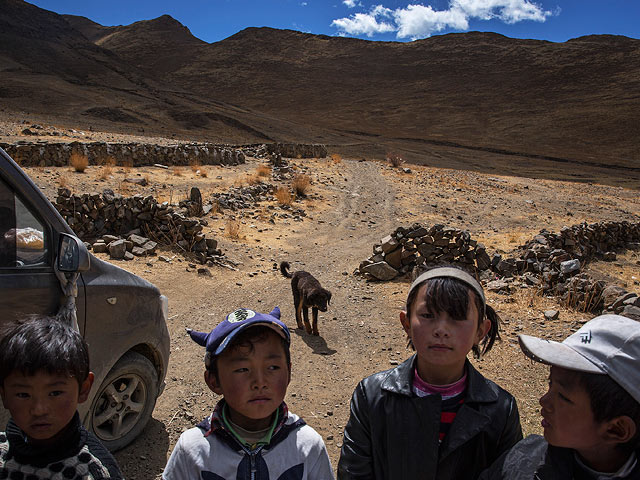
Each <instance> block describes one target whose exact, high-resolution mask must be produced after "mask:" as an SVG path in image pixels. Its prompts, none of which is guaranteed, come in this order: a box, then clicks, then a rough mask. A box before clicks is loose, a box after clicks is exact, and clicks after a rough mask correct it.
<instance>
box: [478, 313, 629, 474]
mask: <svg viewBox="0 0 640 480" xmlns="http://www.w3.org/2000/svg"><path fill="white" fill-rule="evenodd" d="M519 340H520V346H521V348H522V351H523V352H524V353H525V355H527V356H528V357H530V358H531V359H533V360H535V361H538V362H542V363H546V364H548V365H551V372H550V375H549V390H548V391H547V393H546V394H545V395H544V396H543V397H542V398H541V399H540V405H541V406H542V410H541V414H542V427H543V429H544V438H542V437H541V436H539V435H531V436H529V437H527V438H525V439H524V440H522V441H521V442H519V443H518V444H516V445H515V446H514V447H513V449H511V450H510V451H509V452H507V453H506V454H505V455H504V456H502V457H501V458H499V459H498V460H497V461H496V462H495V463H494V465H492V466H491V467H490V468H489V469H488V470H486V471H485V472H484V473H483V475H482V476H481V477H480V478H481V479H485V480H486V479H503V478H504V479H534V478H535V479H540V480H547V479H576V480H583V479H623V478H624V479H628V480H632V479H633V480H638V479H640V462H638V455H639V454H640V451H639V448H640V322H637V321H635V320H631V319H629V318H626V317H621V316H619V315H601V316H599V317H596V318H594V319H593V320H591V321H589V322H587V323H585V324H584V325H583V326H582V328H580V330H578V331H577V332H576V333H574V334H573V335H571V336H569V337H568V338H567V339H565V340H564V342H562V343H558V342H553V341H548V340H542V339H539V338H535V337H531V336H528V335H520V337H519Z"/></svg>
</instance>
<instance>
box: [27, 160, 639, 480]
mask: <svg viewBox="0 0 640 480" xmlns="http://www.w3.org/2000/svg"><path fill="white" fill-rule="evenodd" d="M264 162H265V161H264V160H261V159H252V158H249V159H248V160H247V163H246V164H245V165H241V166H238V167H226V168H223V167H214V166H206V167H201V169H200V170H201V171H200V173H199V174H196V172H194V171H193V170H192V169H190V168H182V169H177V170H175V169H171V170H163V169H158V168H152V167H145V168H139V169H126V168H122V167H114V168H112V169H111V171H107V172H106V173H105V169H106V168H108V167H96V166H90V167H89V168H88V170H87V171H86V172H85V173H83V174H79V173H75V172H72V171H71V170H70V169H69V168H67V167H65V168H34V169H28V173H29V175H30V176H31V177H32V178H33V179H34V180H35V182H36V183H37V184H38V185H39V186H40V187H41V188H42V189H43V190H44V191H45V192H46V194H47V195H48V196H49V198H52V199H53V198H54V195H55V191H56V189H57V187H58V186H60V185H61V184H62V185H65V186H69V187H70V188H71V189H72V190H73V191H74V192H76V193H82V192H94V191H97V192H100V191H102V190H103V189H104V188H107V187H109V188H113V189H114V190H116V191H119V192H120V193H123V194H124V195H132V194H134V193H151V194H153V195H154V196H156V198H158V199H159V200H170V201H171V202H172V203H177V201H178V200H180V199H183V198H186V196H187V195H188V191H189V189H190V187H192V186H198V187H199V188H200V189H201V191H202V195H203V198H204V199H205V202H206V200H207V199H209V198H210V197H211V194H212V193H213V192H216V191H225V190H226V189H227V188H228V187H229V186H232V185H234V184H235V185H239V184H245V185H246V184H247V183H248V182H251V181H256V178H257V173H256V169H257V167H258V166H259V165H261V164H263V163H264ZM291 162H292V163H293V164H295V165H296V166H297V169H298V171H299V172H304V173H305V174H306V175H309V177H310V178H311V180H312V183H311V185H310V187H309V191H308V196H307V198H306V199H298V200H297V201H296V202H295V203H294V206H296V207H300V208H302V209H304V210H305V212H306V214H307V216H306V217H304V219H303V220H302V221H294V220H293V218H292V217H291V216H288V217H284V216H282V215H280V214H282V213H286V210H282V209H281V208H280V207H279V206H278V205H277V203H276V202H275V201H269V202H263V203H261V204H260V205H257V206H256V208H252V209H250V210H244V211H238V212H229V211H223V212H218V213H215V214H212V215H208V216H207V217H206V219H207V221H208V222H209V226H208V227H207V228H208V230H207V235H208V236H209V235H213V236H214V237H215V238H217V239H218V240H219V242H220V246H221V248H222V250H223V251H224V252H225V254H226V255H227V257H228V258H230V259H232V260H234V261H235V262H238V264H239V266H238V269H237V271H232V270H229V269H225V268H221V267H212V268H211V273H212V276H211V277H205V276H199V275H198V274H197V273H196V272H195V271H194V269H193V268H191V267H190V266H189V262H188V260H186V259H185V258H184V257H182V256H181V255H180V254H179V253H177V252H174V251H171V250H169V249H168V248H165V249H163V250H162V251H161V252H160V253H161V254H163V255H167V256H170V257H173V261H172V262H171V263H164V262H160V261H158V260H157V257H151V258H146V259H143V258H138V259H136V260H134V261H131V262H117V264H118V265H119V266H121V267H122V268H125V269H127V270H130V271H132V272H134V273H136V274H138V275H141V276H142V277H144V278H146V279H148V280H150V281H152V282H153V283H155V284H156V285H158V286H159V287H160V289H161V290H162V292H163V293H164V294H165V295H167V296H168V298H169V315H170V318H169V331H170V334H171V339H172V340H171V359H170V362H169V372H168V375H167V386H166V389H165V392H164V394H163V395H162V396H161V397H160V398H159V400H158V403H157V406H156V408H155V411H154V414H153V419H152V421H151V422H150V423H149V425H148V426H147V428H146V429H145V431H144V432H143V434H142V435H141V436H140V437H139V438H138V439H137V440H136V441H135V442H134V443H133V444H132V445H130V446H129V447H127V448H125V449H124V450H122V451H120V452H118V453H117V454H116V457H117V459H118V461H119V462H120V465H121V467H122V469H123V471H124V473H125V475H126V477H127V478H130V479H150V478H159V477H160V475H161V473H162V470H163V467H164V465H165V463H166V460H167V458H168V455H169V454H170V452H171V450H172V448H173V445H174V444H175V442H176V441H177V439H178V437H179V435H180V433H181V432H183V431H184V430H185V429H187V428H189V427H191V426H193V425H194V424H195V423H197V422H198V421H199V420H200V419H201V418H203V417H204V416H205V415H207V414H208V413H209V412H210V410H211V408H212V406H213V405H214V403H215V402H216V400H217V398H216V395H214V394H213V393H212V392H210V391H209V390H208V389H207V387H206V385H205V383H204V381H203V363H202V354H203V351H202V349H201V348H200V347H198V346H196V345H195V344H194V343H193V342H191V340H190V339H189V338H188V337H187V335H186V334H185V328H186V327H190V328H195V329H199V330H204V331H208V330H210V329H211V328H213V327H214V326H215V325H216V324H217V323H218V322H219V321H221V320H222V319H223V318H224V316H225V315H226V314H227V313H228V312H230V311H232V310H234V309H235V308H238V307H248V308H253V309H256V310H259V311H270V310H271V309H272V308H273V307H274V306H276V305H277V306H280V308H281V310H282V314H283V316H282V318H283V319H284V321H285V322H286V323H287V324H288V325H289V326H290V328H291V329H292V334H293V335H292V361H293V375H292V381H291V384H290V386H289V389H288V392H287V397H286V402H287V403H288V405H289V407H290V409H291V410H292V411H293V412H295V413H297V414H299V415H301V416H302V417H303V418H304V419H305V420H306V421H307V422H308V423H309V424H310V425H311V426H312V427H313V428H315V429H316V430H317V431H318V432H319V433H320V434H321V435H322V436H323V437H324V438H325V440H326V444H327V448H328V451H329V455H330V457H331V461H332V463H333V465H334V468H335V466H336V465H337V459H338V455H339V451H340V446H341V442H342V430H343V427H344V425H345V423H346V421H347V417H348V411H349V408H348V407H349V400H350V397H351V393H352V391H353V388H354V387H355V385H356V384H357V382H358V381H359V380H360V379H362V378H363V377H365V376H367V375H369V374H371V373H373V372H376V371H379V370H384V369H388V368H392V367H393V366H394V365H396V364H397V363H399V362H401V361H403V360H404V359H405V358H407V357H408V356H410V355H411V352H410V350H408V349H407V348H406V346H405V345H406V342H405V335H404V333H403V331H402V328H401V326H400V323H399V319H398V315H399V312H400V310H401V308H402V306H403V303H404V300H405V295H406V291H407V288H408V279H397V280H394V281H392V282H386V283H382V282H369V281H367V280H365V279H363V278H362V277H360V276H358V275H354V271H355V269H356V268H357V267H358V264H359V263H360V261H362V260H364V259H365V258H367V257H368V256H369V255H370V254H371V251H372V246H373V245H374V244H375V243H376V242H378V241H379V240H380V239H381V238H383V237H384V236H386V235H388V234H389V233H391V232H392V231H393V230H394V229H395V228H396V227H397V226H400V225H410V224H412V223H414V222H419V223H422V224H423V225H432V224H434V223H445V224H448V225H451V226H455V227H459V228H465V229H468V230H469V231H470V232H471V235H472V237H473V238H476V239H478V240H479V241H483V242H484V243H485V244H486V245H487V248H488V250H489V252H490V253H491V252H493V251H498V252H509V251H510V250H512V249H514V248H515V247H516V246H518V245H520V244H522V243H524V242H525V241H526V240H528V239H529V238H531V237H532V236H533V235H535V234H536V233H538V232H539V231H540V230H541V229H543V228H546V229H547V230H550V231H559V230H560V228H561V227H562V226H564V225H572V224H576V223H580V222H585V221H586V222H589V223H591V222H597V221H604V220H614V221H619V220H622V219H628V220H631V221H635V222H637V221H640V199H639V197H638V195H637V191H633V190H626V189H622V188H617V187H608V186H601V185H598V184H572V183H567V182H556V181H550V180H530V179H527V178H518V177H504V176H497V175H491V176H489V175H483V174H476V173H473V172H460V171H454V170H446V169H434V168H428V167H413V166H411V169H412V172H411V173H403V172H402V170H400V169H394V168H392V167H391V166H389V165H387V164H384V163H380V162H372V161H358V160H356V159H348V158H344V159H341V160H340V161H338V162H336V161H331V160H330V159H311V160H292V161H291ZM203 171H204V172H206V177H203V176H202V172H203ZM132 176H145V177H147V179H148V180H149V185H148V186H147V187H140V186H137V185H133V184H130V183H127V182H124V179H125V178H130V177H132ZM266 181H269V182H271V180H270V179H268V178H267V179H266ZM274 212H275V213H278V214H279V215H278V216H276V217H273V213H274ZM270 218H274V223H271V222H270V221H269V219H270ZM231 219H234V220H235V221H236V222H239V225H240V227H241V229H240V235H239V237H240V238H230V237H229V236H228V231H229V225H230V224H229V221H230V220H231ZM105 258H106V257H105ZM282 260H287V261H289V262H290V263H291V264H292V266H293V270H297V269H304V270H308V271H310V272H312V273H313V274H314V275H315V276H316V277H317V278H318V279H320V281H321V282H322V284H323V286H324V287H325V288H328V289H329V290H331V291H332V292H333V297H332V301H331V306H330V309H329V311H328V312H327V313H324V314H322V313H321V314H320V322H319V329H320V336H319V337H313V336H310V335H307V334H306V333H304V332H302V331H300V330H294V327H295V318H294V310H293V301H292V297H291V290H290V286H289V280H287V279H285V278H283V277H282V276H281V274H280V272H279V271H278V270H277V269H276V265H277V264H279V262H280V261H282ZM639 264H640V252H638V251H626V252H622V253H621V254H620V255H619V256H618V259H617V260H616V261H615V262H613V263H607V264H600V263H598V262H596V263H592V264H591V265H590V268H592V269H594V270H599V271H600V272H601V273H603V274H607V275H609V276H610V277H612V278H616V279H618V281H619V283H620V284H621V285H626V286H627V288H628V289H630V290H632V291H638V290H640V286H638V279H639V278H640V266H639ZM488 299H489V302H490V303H491V304H492V305H493V306H494V307H495V308H496V309H497V310H498V311H499V313H500V314H501V316H502V318H503V320H504V325H503V330H502V332H501V335H502V341H501V342H500V343H498V344H497V345H496V346H495V347H494V350H493V351H492V352H490V354H489V355H487V356H486V357H485V359H483V360H482V361H479V362H477V361H474V363H475V365H476V366H477V367H478V368H479V369H480V371H481V372H483V373H484V374H485V375H486V376H487V377H489V378H491V379H493V380H494V381H496V382H498V383H499V384H500V385H502V386H503V387H505V388H506V389H508V390H509V391H511V392H512V393H513V394H514V395H515V396H516V398H517V400H518V405H519V408H520V412H521V418H522V423H523V428H524V431H525V434H528V433H534V432H540V430H541V429H540V426H539V415H538V408H539V407H538V403H537V400H538V398H539V397H540V396H541V395H542V394H543V392H544V391H545V388H546V377H547V374H548V372H547V369H546V368H545V367H543V366H541V365H538V364H533V363H532V362H530V361H528V360H527V359H526V358H525V357H524V355H522V354H521V352H520V350H519V348H518V345H517V334H519V333H528V334H534V335H538V336H543V337H545V338H553V339H562V338H564V337H565V336H566V335H568V334H569V333H570V332H571V331H572V330H575V329H576V328H578V327H579V325H581V323H583V322H584V321H586V320H588V319H589V318H590V317H589V315H588V314H584V313H581V312H577V311H573V310H570V309H567V308H565V307H564V306H563V305H561V304H560V303H559V302H558V300H557V299H555V298H545V297H542V296H540V295H539V293H537V292H536V291H535V290H532V289H522V290H519V291H518V292H516V293H514V294H512V295H509V296H505V295H497V294H491V293H490V294H488ZM551 308H554V309H558V310H560V312H561V313H560V317H559V319H558V320H555V321H545V319H544V316H543V312H544V310H547V309H551Z"/></svg>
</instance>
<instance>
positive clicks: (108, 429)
mask: <svg viewBox="0 0 640 480" xmlns="http://www.w3.org/2000/svg"><path fill="white" fill-rule="evenodd" d="M157 396H158V373H157V372H156V370H155V368H154V367H153V365H152V364H151V362H150V361H149V360H148V359H147V358H146V357H144V356H143V355H140V354H139V353H136V352H127V353H126V354H125V355H123V356H122V358H121V359H120V360H118V361H117V362H116V364H115V365H114V366H113V368H112V369H111V371H110V372H109V374H108V375H107V377H106V378H105V379H104V381H103V382H102V385H100V388H99V389H98V393H97V394H96V397H95V398H94V400H93V403H92V404H91V409H90V411H89V428H90V430H91V431H92V432H93V434H94V435H95V436H96V437H98V439H99V440H100V441H101V442H102V444H103V445H104V446H105V447H107V448H108V449H109V450H111V451H112V452H115V451H116V450H119V449H121V448H123V447H125V446H126V445H128V444H129V443H131V441H132V440H133V439H134V438H136V437H137V436H138V435H139V434H140V433H141V432H142V430H143V429H144V427H145V425H146V424H147V422H148V421H149V418H151V413H152V412H153V408H154V407H155V404H156V398H157Z"/></svg>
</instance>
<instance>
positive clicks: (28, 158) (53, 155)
mask: <svg viewBox="0 0 640 480" xmlns="http://www.w3.org/2000/svg"><path fill="white" fill-rule="evenodd" d="M0 147H2V148H3V149H5V150H6V152H7V153H8V154H9V155H10V156H11V157H12V158H13V159H14V160H15V161H16V162H18V163H19V164H20V165H22V166H25V167H38V166H39V167H51V166H55V167H62V166H65V165H69V158H70V157H71V154H72V153H74V152H76V153H79V154H82V155H86V156H87V158H88V159H89V164H90V165H99V164H102V163H104V162H106V161H108V160H107V159H109V158H111V159H113V160H115V162H116V164H117V165H129V166H132V167H139V166H143V165H154V164H162V165H182V166H183V165H190V164H193V163H197V164H200V165H238V164H241V163H244V162H245V155H251V156H253V157H257V158H264V157H267V156H269V155H280V156H283V157H287V158H324V157H326V156H327V148H326V147H325V146H324V145H316V144H310V145H306V144H297V143H273V144H255V145H242V146H232V145H219V144H213V143H181V144H175V145H155V144H145V143H106V142H90V143H85V142H71V143H64V142H59V143H44V142H42V143H33V142H25V141H22V142H18V143H15V144H13V143H11V144H9V143H0Z"/></svg>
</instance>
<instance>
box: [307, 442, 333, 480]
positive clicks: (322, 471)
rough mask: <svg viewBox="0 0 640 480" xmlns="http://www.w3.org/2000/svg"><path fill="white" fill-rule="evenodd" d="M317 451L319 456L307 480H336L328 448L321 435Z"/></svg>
mask: <svg viewBox="0 0 640 480" xmlns="http://www.w3.org/2000/svg"><path fill="white" fill-rule="evenodd" d="M317 451H318V455H317V456H316V458H315V461H314V462H313V464H312V465H310V467H309V473H308V474H307V478H308V479H309V480H334V478H335V477H334V475H333V469H332V468H331V461H330V460H329V454H328V453H327V447H326V446H325V444H324V441H323V440H322V437H321V436H320V435H318V445H317Z"/></svg>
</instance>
